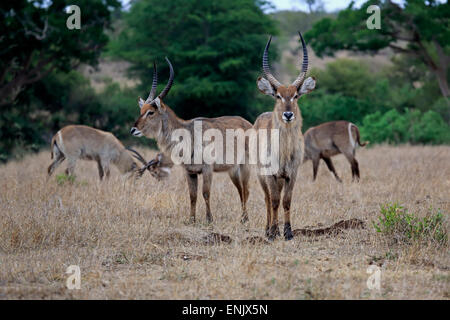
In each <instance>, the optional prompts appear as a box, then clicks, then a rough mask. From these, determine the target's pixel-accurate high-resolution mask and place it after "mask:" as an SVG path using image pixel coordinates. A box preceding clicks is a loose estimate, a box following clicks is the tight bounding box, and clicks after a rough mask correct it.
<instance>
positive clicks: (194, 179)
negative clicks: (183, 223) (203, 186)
mask: <svg viewBox="0 0 450 320" xmlns="http://www.w3.org/2000/svg"><path fill="white" fill-rule="evenodd" d="M186 180H187V183H188V189H189V197H190V200H191V213H190V216H189V223H194V222H195V207H196V205H197V187H198V175H197V174H189V173H188V172H186Z"/></svg>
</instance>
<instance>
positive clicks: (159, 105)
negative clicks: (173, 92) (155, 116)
mask: <svg viewBox="0 0 450 320" xmlns="http://www.w3.org/2000/svg"><path fill="white" fill-rule="evenodd" d="M152 105H153V106H156V107H157V108H158V111H159V112H164V111H165V108H164V105H163V104H162V103H161V99H160V98H159V97H156V99H155V100H153V101H152Z"/></svg>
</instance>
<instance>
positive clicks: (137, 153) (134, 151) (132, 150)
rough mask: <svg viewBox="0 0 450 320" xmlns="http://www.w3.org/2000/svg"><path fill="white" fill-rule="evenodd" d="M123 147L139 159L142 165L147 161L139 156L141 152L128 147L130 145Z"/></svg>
mask: <svg viewBox="0 0 450 320" xmlns="http://www.w3.org/2000/svg"><path fill="white" fill-rule="evenodd" d="M125 149H127V150H128V151H131V152H132V153H134V154H133V157H134V158H136V159H137V160H139V161H140V162H142V164H143V165H146V164H147V161H146V160H145V159H144V157H143V156H141V154H140V153H139V152H137V151H136V150H134V149H132V148H130V147H126V148H125Z"/></svg>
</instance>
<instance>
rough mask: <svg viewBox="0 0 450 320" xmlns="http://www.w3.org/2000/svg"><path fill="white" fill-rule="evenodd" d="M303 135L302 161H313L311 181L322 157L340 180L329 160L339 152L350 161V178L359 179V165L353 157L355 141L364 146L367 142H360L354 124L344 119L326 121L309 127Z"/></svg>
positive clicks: (314, 177)
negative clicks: (303, 150)
mask: <svg viewBox="0 0 450 320" xmlns="http://www.w3.org/2000/svg"><path fill="white" fill-rule="evenodd" d="M304 136H305V159H304V161H307V160H311V161H312V163H313V181H315V180H316V176H317V171H318V169H319V162H320V159H323V161H325V163H326V165H327V167H328V169H329V170H330V171H331V172H333V174H334V176H335V178H336V180H337V181H339V182H342V180H341V178H339V176H338V174H337V173H336V170H335V169H334V165H333V162H332V161H331V157H332V156H335V155H337V154H340V153H342V154H343V155H344V156H345V158H346V159H347V160H348V162H350V165H351V167H352V180H355V179H356V180H357V181H359V165H358V161H356V158H355V150H356V143H358V144H359V145H360V146H361V147H364V146H365V145H367V144H368V142H367V141H366V142H364V143H361V141H360V135H359V129H358V127H357V126H356V125H354V124H353V123H351V122H348V121H344V120H341V121H331V122H326V123H322V124H321V125H318V126H316V127H312V128H309V129H308V130H307V131H306V132H305V135H304Z"/></svg>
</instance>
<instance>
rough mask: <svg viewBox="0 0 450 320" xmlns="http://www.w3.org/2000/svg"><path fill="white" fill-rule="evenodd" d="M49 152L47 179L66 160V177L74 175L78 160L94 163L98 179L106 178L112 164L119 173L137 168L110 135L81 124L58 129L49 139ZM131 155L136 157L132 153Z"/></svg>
mask: <svg viewBox="0 0 450 320" xmlns="http://www.w3.org/2000/svg"><path fill="white" fill-rule="evenodd" d="M131 150H132V149H131ZM50 152H51V159H54V161H53V162H52V163H51V164H50V166H49V167H48V169H47V172H48V177H50V176H51V175H52V173H53V172H54V170H55V169H56V168H57V167H58V166H59V165H60V164H61V163H62V162H63V161H64V160H65V159H67V161H68V165H67V169H66V171H65V172H66V174H67V175H73V173H74V170H75V165H76V162H77V160H79V159H82V160H94V161H96V162H97V166H98V173H99V176H100V180H102V179H103V177H104V176H105V175H106V177H107V178H108V177H109V175H110V169H109V166H110V164H111V163H113V164H114V165H115V166H116V167H117V168H118V169H119V171H120V172H121V173H122V174H125V173H132V172H134V171H136V170H137V169H138V168H137V165H136V163H135V162H134V160H133V157H132V156H131V155H130V153H129V152H128V151H127V148H125V147H124V146H123V144H122V143H121V142H120V141H119V140H118V139H117V138H116V137H115V136H114V135H113V134H112V133H110V132H105V131H102V130H98V129H95V128H91V127H88V126H83V125H69V126H66V127H64V128H62V129H61V130H59V131H58V132H57V133H56V134H55V135H54V136H53V138H52V142H51V150H50ZM132 152H134V153H136V154H139V153H138V152H137V151H135V150H132ZM139 156H140V157H141V158H142V161H141V162H143V163H144V164H146V163H147V161H145V159H144V158H143V157H142V156H141V155H139ZM149 170H150V169H149ZM150 171H151V170H150Z"/></svg>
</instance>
